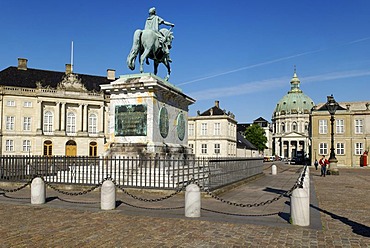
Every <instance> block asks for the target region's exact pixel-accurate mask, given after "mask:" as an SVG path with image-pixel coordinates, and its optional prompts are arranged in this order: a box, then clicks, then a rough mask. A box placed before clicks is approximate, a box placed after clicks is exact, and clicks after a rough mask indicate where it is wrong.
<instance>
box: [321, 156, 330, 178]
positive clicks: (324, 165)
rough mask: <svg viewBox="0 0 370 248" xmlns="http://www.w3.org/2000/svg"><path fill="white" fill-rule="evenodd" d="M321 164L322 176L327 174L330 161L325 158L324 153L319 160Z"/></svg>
mask: <svg viewBox="0 0 370 248" xmlns="http://www.w3.org/2000/svg"><path fill="white" fill-rule="evenodd" d="M319 164H320V166H321V177H322V176H324V177H325V175H326V168H327V166H328V165H329V161H328V160H327V159H326V158H325V155H322V158H321V159H320V160H319Z"/></svg>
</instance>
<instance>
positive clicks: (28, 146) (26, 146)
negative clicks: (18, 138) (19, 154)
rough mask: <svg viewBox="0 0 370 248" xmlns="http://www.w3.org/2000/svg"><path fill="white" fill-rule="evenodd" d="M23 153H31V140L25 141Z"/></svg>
mask: <svg viewBox="0 0 370 248" xmlns="http://www.w3.org/2000/svg"><path fill="white" fill-rule="evenodd" d="M23 151H24V152H30V151H31V141H30V140H23Z"/></svg>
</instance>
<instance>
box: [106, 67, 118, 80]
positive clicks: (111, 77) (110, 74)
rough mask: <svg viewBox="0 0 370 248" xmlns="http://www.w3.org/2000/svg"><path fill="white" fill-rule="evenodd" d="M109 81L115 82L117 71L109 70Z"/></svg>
mask: <svg viewBox="0 0 370 248" xmlns="http://www.w3.org/2000/svg"><path fill="white" fill-rule="evenodd" d="M107 79H108V80H115V79H116V70H112V69H108V70H107Z"/></svg>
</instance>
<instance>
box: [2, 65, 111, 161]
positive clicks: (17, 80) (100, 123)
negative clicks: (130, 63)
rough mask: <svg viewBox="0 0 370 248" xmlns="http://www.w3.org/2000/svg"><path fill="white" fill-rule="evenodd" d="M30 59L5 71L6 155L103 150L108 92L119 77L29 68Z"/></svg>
mask: <svg viewBox="0 0 370 248" xmlns="http://www.w3.org/2000/svg"><path fill="white" fill-rule="evenodd" d="M27 62H28V61H27V59H22V58H20V59H18V66H17V67H15V66H10V67H8V68H6V69H4V70H2V71H0V101H1V106H0V112H1V114H0V118H1V121H0V133H1V136H0V146H1V147H0V153H1V155H46V156H51V155H60V156H97V155H99V154H102V153H103V152H104V144H105V140H106V133H107V119H108V118H107V115H108V114H107V113H108V108H109V95H105V94H104V93H103V92H102V91H101V89H100V85H101V84H109V83H110V82H111V81H114V80H115V71H114V70H107V77H101V76H92V75H84V74H77V73H74V72H73V71H72V66H71V65H69V64H67V65H66V70H65V72H58V71H47V70H39V69H32V68H28V66H27Z"/></svg>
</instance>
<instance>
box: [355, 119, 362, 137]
mask: <svg viewBox="0 0 370 248" xmlns="http://www.w3.org/2000/svg"><path fill="white" fill-rule="evenodd" d="M355 133H356V134H359V133H363V120H355Z"/></svg>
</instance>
